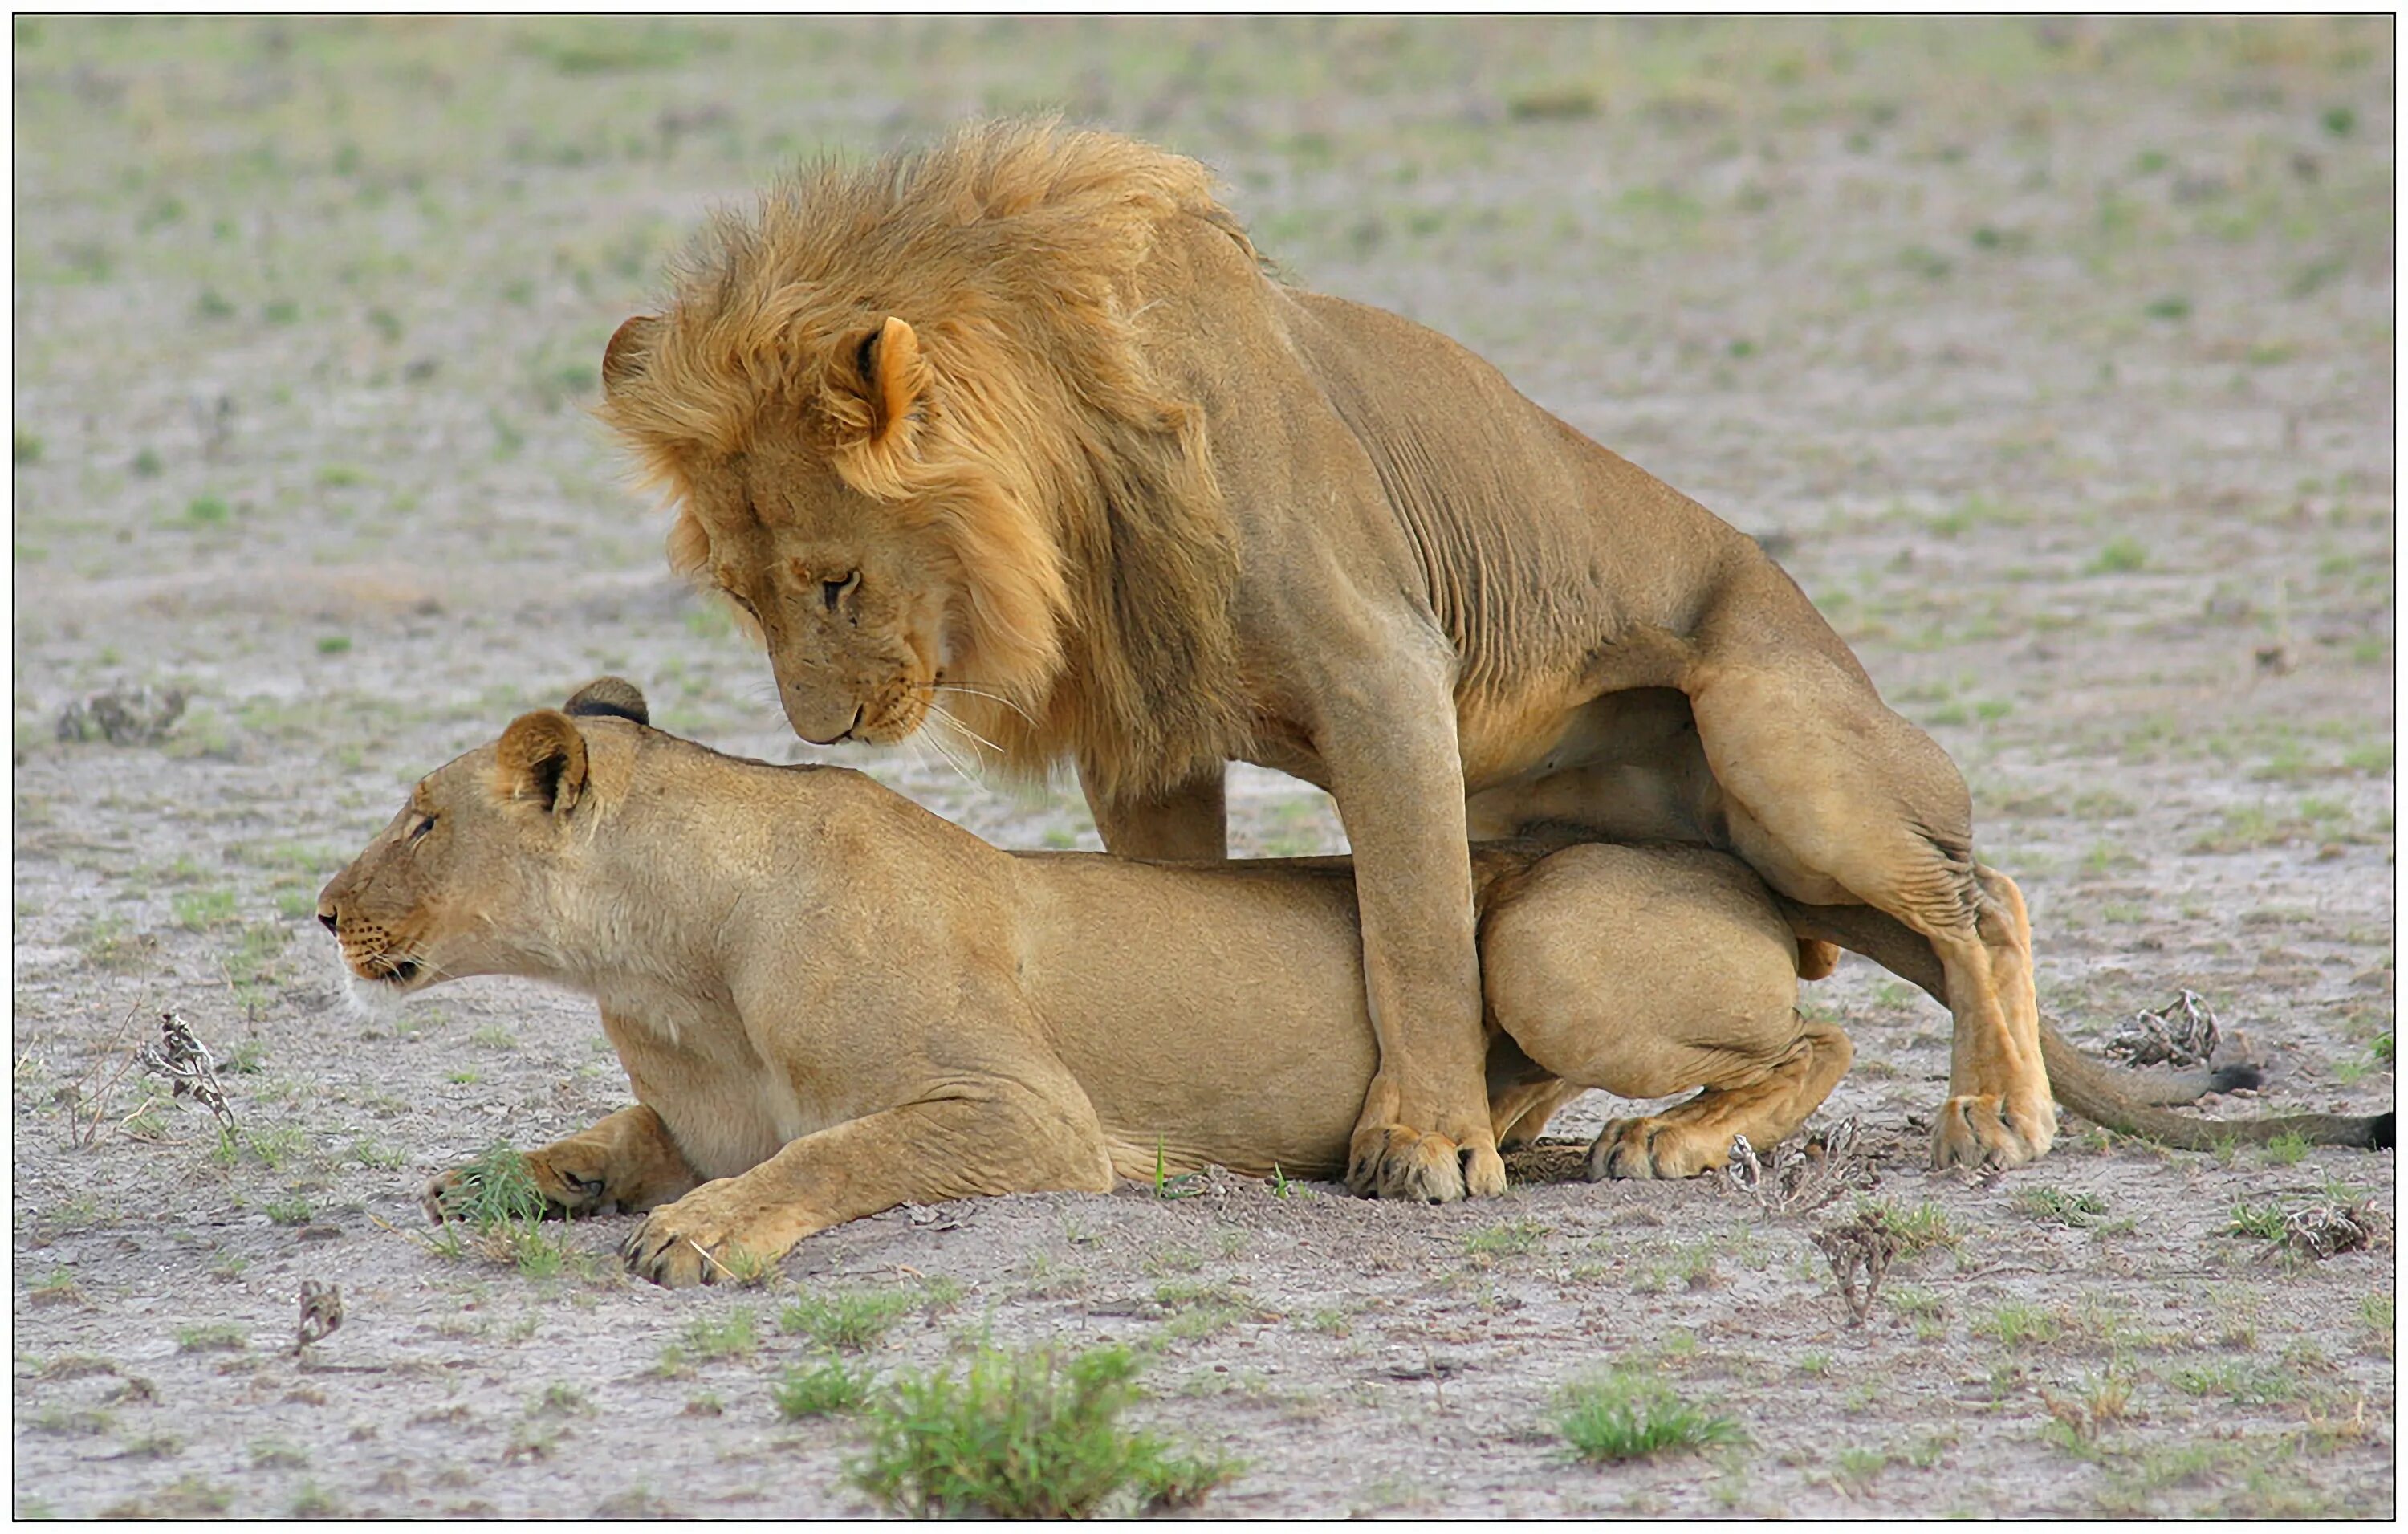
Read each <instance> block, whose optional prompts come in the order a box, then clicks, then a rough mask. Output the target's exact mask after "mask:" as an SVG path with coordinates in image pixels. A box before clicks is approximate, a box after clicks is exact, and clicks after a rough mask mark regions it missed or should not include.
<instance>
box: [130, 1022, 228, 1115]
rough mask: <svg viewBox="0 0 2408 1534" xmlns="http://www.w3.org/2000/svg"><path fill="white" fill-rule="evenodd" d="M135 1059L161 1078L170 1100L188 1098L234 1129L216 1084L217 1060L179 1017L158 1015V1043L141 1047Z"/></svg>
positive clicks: (224, 1100)
mask: <svg viewBox="0 0 2408 1534" xmlns="http://www.w3.org/2000/svg"><path fill="white" fill-rule="evenodd" d="M136 1058H138V1059H139V1060H140V1061H141V1062H142V1068H144V1069H145V1070H148V1071H150V1073H151V1074H152V1075H154V1076H165V1078H166V1079H167V1084H168V1089H169V1091H170V1092H171V1093H172V1094H173V1095H174V1096H176V1097H190V1098H192V1099H193V1101H195V1102H197V1103H199V1104H200V1105H201V1106H202V1107H204V1108H206V1109H208V1111H210V1112H212V1113H214V1114H216V1115H217V1119H218V1123H219V1125H222V1127H224V1128H225V1129H227V1130H232V1129H233V1128H234V1109H233V1107H232V1106H230V1105H229V1104H228V1103H227V1102H226V1096H225V1088H224V1087H222V1086H221V1085H219V1084H218V1062H217V1056H216V1055H214V1054H210V1053H209V1047H208V1045H207V1044H204V1043H202V1042H201V1041H200V1039H197V1038H195V1037H194V1036H193V1030H192V1028H191V1026H190V1025H187V1024H186V1023H185V1022H184V1020H183V1018H182V1016H181V1015H179V1014H178V1013H176V1012H161V1013H160V1014H159V1042H158V1043H156V1044H145V1045H143V1046H142V1048H141V1049H140V1050H138V1051H136Z"/></svg>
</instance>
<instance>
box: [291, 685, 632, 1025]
mask: <svg viewBox="0 0 2408 1534" xmlns="http://www.w3.org/2000/svg"><path fill="white" fill-rule="evenodd" d="M606 715H608V716H615V717H618V718H623V719H628V720H633V721H634V722H636V723H637V724H642V723H644V722H645V719H646V710H645V707H644V698H643V695H642V694H641V693H639V692H638V691H637V690H636V689H635V688H634V687H633V686H632V685H630V684H629V683H627V682H625V681H621V680H619V679H618V678H616V677H606V678H604V679H602V680H601V681H595V682H593V683H590V684H588V685H587V686H585V687H583V688H581V689H580V690H579V691H578V692H577V694H576V695H574V696H572V697H571V698H570V699H569V700H568V703H567V706H566V710H555V709H542V710H537V711H536V712H534V713H530V714H524V715H522V716H521V717H520V718H518V719H517V720H515V721H513V722H512V723H511V724H510V727H509V729H507V730H505V731H503V732H502V737H501V738H500V739H498V740H496V741H494V742H493V743H492V744H490V745H486V746H480V747H479V748H478V749H477V750H475V751H472V752H470V753H467V754H466V755H465V756H459V757H455V758H453V759H452V761H450V762H447V763H445V764H444V765H443V766H441V767H437V768H436V769H435V770H434V771H433V772H430V773H428V774H427V775H426V776H425V777H423V778H422V779H420V780H419V781H418V783H417V786H415V787H414V788H412V789H411V790H410V791H409V802H408V803H407V804H405V805H403V806H402V808H401V812H400V813H399V814H397V815H395V816H394V818H393V820H392V822H391V823H390V824H387V825H386V826H385V828H384V829H383V830H382V831H380V832H379V833H378V835H377V838H376V839H375V840H373V841H371V842H369V843H368V845H367V847H366V850H365V851H364V852H362V853H360V855H359V856H357V857H355V858H353V859H351V864H350V866H348V867H345V868H344V869H343V871H342V872H340V873H338V874H337V875H335V877H334V878H333V879H332V880H331V881H329V882H327V885H326V887H325V889H324V890H322V892H320V894H319V896H318V920H319V922H320V923H321V924H322V925H324V926H325V928H326V930H327V931H329V932H331V933H333V934H334V935H335V940H336V942H337V945H338V946H339V947H340V949H341V951H342V955H343V965H344V968H346V969H347V970H348V971H349V972H350V974H351V976H352V977H354V981H355V982H365V984H366V987H367V988H369V994H371V995H386V996H406V995H408V994H409V993H411V992H414V991H419V990H423V989H424V988H425V987H427V986H429V985H432V984H434V983H436V982H438V981H443V980H452V979H456V978H458V977H460V976H463V975H480V974H494V973H499V972H504V971H524V970H526V969H527V968H529V961H530V952H529V948H528V944H529V943H530V942H534V943H537V944H539V943H540V942H541V933H542V931H543V929H544V928H545V926H546V925H547V921H548V918H549V916H550V914H551V912H552V910H553V908H554V905H555V902H556V901H557V900H558V899H559V897H560V894H561V890H560V885H559V879H558V875H559V874H560V872H561V871H562V869H563V868H564V867H565V866H566V864H568V863H570V862H572V861H573V860H574V858H575V856H576V850H577V843H578V837H577V834H576V830H575V827H574V826H573V825H572V821H573V820H574V818H575V815H576V811H577V810H578V808H579V806H580V804H581V802H582V801H583V800H584V798H585V796H586V789H587V786H588V768H589V763H588V759H587V751H586V738H585V735H584V733H583V731H582V730H581V729H580V728H579V725H578V717H584V718H587V719H588V720H589V721H590V720H591V719H592V718H594V717H599V716H606ZM541 967H542V966H541V962H540V957H539V955H537V956H536V962H535V968H538V969H540V968H541Z"/></svg>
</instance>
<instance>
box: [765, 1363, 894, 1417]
mask: <svg viewBox="0 0 2408 1534" xmlns="http://www.w3.org/2000/svg"><path fill="white" fill-rule="evenodd" d="M868 1398H869V1376H868V1375H867V1373H855V1372H854V1371H853V1370H852V1369H848V1368H846V1367H845V1363H844V1360H843V1359H841V1358H827V1359H823V1360H822V1361H821V1362H820V1363H819V1364H818V1365H817V1366H816V1367H814V1368H809V1369H806V1368H804V1367H803V1366H802V1365H800V1364H797V1365H796V1366H795V1367H794V1368H792V1369H788V1370H786V1373H785V1376H784V1378H782V1379H781V1380H779V1381H778V1383H775V1384H773V1385H771V1386H770V1387H769V1399H770V1400H771V1401H772V1402H773V1403H775V1404H776V1406H777V1408H778V1414H779V1415H781V1416H782V1417H785V1418H787V1419H788V1420H789V1421H793V1420H796V1419H799V1418H803V1417H825V1416H833V1415H835V1414H837V1413H839V1412H854V1411H858V1410H860V1408H861V1404H862V1403H863V1402H864V1401H866V1400H867V1399H868Z"/></svg>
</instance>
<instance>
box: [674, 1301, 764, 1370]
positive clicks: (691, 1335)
mask: <svg viewBox="0 0 2408 1534" xmlns="http://www.w3.org/2000/svg"><path fill="white" fill-rule="evenodd" d="M753 1321H754V1317H753V1312H752V1311H750V1310H749V1309H748V1310H737V1311H730V1312H727V1313H726V1314H725V1315H724V1316H708V1315H698V1316H696V1317H695V1318H694V1319H693V1320H692V1321H690V1322H688V1323H686V1328H685V1335H684V1337H683V1338H682V1339H681V1346H682V1347H683V1348H684V1350H685V1353H686V1355H687V1356H688V1357H693V1358H742V1357H746V1356H748V1355H751V1354H752V1352H753V1349H754V1348H757V1347H759V1346H760V1345H761V1339H760V1333H759V1328H758V1327H756V1326H754V1324H753Z"/></svg>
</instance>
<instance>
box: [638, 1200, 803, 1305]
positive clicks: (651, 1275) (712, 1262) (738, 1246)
mask: <svg viewBox="0 0 2408 1534" xmlns="http://www.w3.org/2000/svg"><path fill="white" fill-rule="evenodd" d="M750 1224H751V1222H749V1221H746V1220H743V1219H741V1218H738V1217H735V1216H731V1215H726V1214H723V1213H722V1212H721V1211H718V1210H716V1209H714V1208H713V1207H712V1204H711V1202H710V1200H707V1199H705V1198H704V1197H702V1196H701V1195H700V1194H699V1193H691V1194H688V1195H686V1197H682V1198H681V1199H679V1200H678V1201H677V1202H676V1203H674V1204H670V1205H668V1206H667V1208H665V1209H656V1210H654V1211H652V1213H650V1214H647V1215H645V1216H644V1222H643V1224H641V1225H639V1226H637V1227H636V1229H635V1233H634V1234H632V1235H630V1236H629V1237H628V1238H627V1240H626V1242H625V1244H624V1245H623V1246H621V1247H620V1248H619V1255H620V1256H621V1257H622V1258H624V1259H625V1261H626V1264H627V1270H628V1271H629V1272H631V1273H633V1274H635V1275H636V1276H637V1277H638V1278H642V1279H650V1280H651V1281H652V1283H657V1284H660V1285H661V1286H662V1287H664V1288H667V1289H682V1288H685V1287H687V1286H689V1285H692V1284H696V1283H722V1282H727V1283H746V1282H749V1281H751V1280H752V1279H753V1278H755V1277H758V1276H759V1275H760V1274H761V1273H762V1272H763V1271H764V1270H765V1269H766V1268H767V1265H768V1262H769V1260H770V1259H771V1258H773V1257H776V1256H779V1255H781V1254H782V1253H783V1250H784V1249H783V1248H782V1247H781V1248H780V1249H779V1250H778V1251H774V1252H773V1251H768V1250H766V1249H765V1246H764V1245H754V1244H749V1243H747V1242H746V1241H745V1240H744V1239H743V1238H744V1235H745V1231H746V1228H747V1226H749V1225H750ZM765 1245H766V1243H765Z"/></svg>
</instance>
